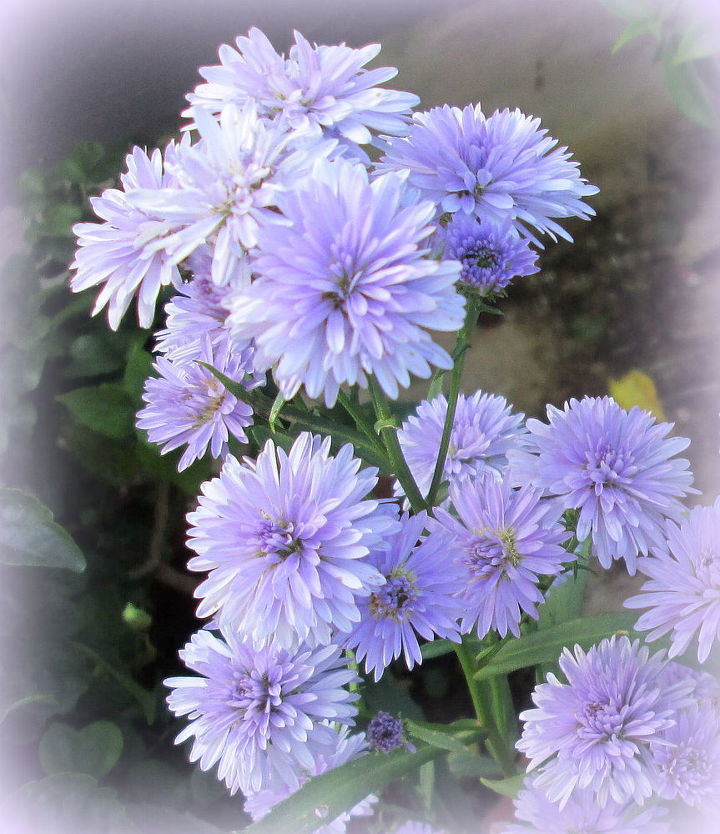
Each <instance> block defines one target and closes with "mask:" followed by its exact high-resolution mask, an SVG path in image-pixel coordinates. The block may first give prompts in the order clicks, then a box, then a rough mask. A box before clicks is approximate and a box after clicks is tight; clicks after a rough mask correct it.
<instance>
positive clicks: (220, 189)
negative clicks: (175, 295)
mask: <svg viewBox="0 0 720 834" xmlns="http://www.w3.org/2000/svg"><path fill="white" fill-rule="evenodd" d="M195 121H196V122H197V127H198V130H199V132H200V136H201V141H199V142H197V143H196V144H194V145H190V144H187V143H186V144H183V145H181V146H180V147H179V148H178V149H177V153H176V155H175V159H174V160H173V161H172V163H171V164H170V163H169V167H170V170H171V172H172V173H173V175H174V176H175V178H176V180H177V185H176V187H175V188H166V189H163V190H158V189H154V190H150V189H148V190H139V191H135V192H133V194H132V195H131V198H130V199H131V201H132V203H133V205H135V206H137V207H138V208H140V209H144V210H146V211H152V212H155V213H156V214H157V215H158V216H160V217H162V218H164V219H165V220H167V221H168V222H172V223H174V224H175V226H176V227H178V226H180V227H181V228H179V229H178V231H176V232H175V233H174V234H172V235H170V236H169V237H167V238H165V240H164V241H163V246H164V248H165V251H166V252H168V254H169V255H170V256H171V259H172V262H173V263H179V262H180V261H182V260H184V259H185V258H186V257H187V256H188V255H190V254H191V253H192V252H193V251H194V250H195V249H197V247H198V246H201V245H203V244H204V243H210V244H211V245H212V248H213V261H212V278H213V281H214V282H215V283H216V284H226V283H227V282H228V281H229V280H230V278H231V276H232V275H233V274H234V273H236V272H237V271H238V270H240V271H242V270H243V269H245V267H244V266H243V262H244V259H245V255H246V252H247V250H249V249H251V248H253V247H254V246H255V245H256V243H257V231H258V224H259V223H260V221H261V220H263V221H265V222H281V218H280V217H279V215H278V214H277V212H276V211H275V210H274V206H275V204H276V198H277V192H278V190H279V189H282V188H285V187H287V186H288V185H290V184H292V183H294V182H295V181H296V180H297V178H298V177H299V176H300V175H301V174H305V173H306V172H307V170H308V169H309V168H310V167H311V166H312V163H313V161H314V160H315V159H317V158H318V157H319V156H322V155H325V154H327V153H329V152H330V151H331V150H332V148H333V145H332V143H322V144H314V145H312V147H311V148H309V149H308V148H305V149H303V150H300V149H296V150H295V151H294V152H292V153H291V152H290V150H291V149H290V148H289V147H288V142H289V140H290V139H291V136H290V134H288V133H287V132H286V131H283V130H282V129H281V128H280V127H278V126H277V125H273V124H271V123H268V122H266V121H264V120H262V119H260V118H259V117H258V115H257V113H256V112H255V109H254V107H253V106H252V105H247V106H246V107H245V108H244V109H239V108H238V107H236V106H235V105H233V104H230V105H228V106H227V107H225V108H224V109H223V111H222V113H221V115H220V121H219V122H218V121H216V120H215V118H214V117H213V116H211V115H210V114H209V113H208V112H206V111H204V110H198V111H197V113H196V114H195Z"/></svg>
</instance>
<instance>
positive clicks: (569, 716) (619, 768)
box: [516, 636, 691, 809]
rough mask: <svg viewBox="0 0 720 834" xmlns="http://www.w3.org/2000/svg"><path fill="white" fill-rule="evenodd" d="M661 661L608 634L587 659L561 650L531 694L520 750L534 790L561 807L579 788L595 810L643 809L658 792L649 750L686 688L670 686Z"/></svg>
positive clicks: (670, 723) (578, 650)
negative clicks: (590, 795) (556, 668)
mask: <svg viewBox="0 0 720 834" xmlns="http://www.w3.org/2000/svg"><path fill="white" fill-rule="evenodd" d="M665 663H666V661H665V660H664V657H663V655H662V654H655V655H652V656H650V655H649V651H648V649H647V647H645V646H643V647H641V646H640V643H639V641H637V640H636V641H634V642H633V643H631V642H630V640H629V639H628V638H627V637H620V638H618V637H616V636H613V637H611V638H610V639H609V640H603V641H602V642H600V643H599V644H598V645H596V646H593V647H592V648H591V649H590V650H589V651H588V652H587V653H585V652H584V651H583V650H582V649H581V648H580V646H575V651H574V654H572V653H571V652H570V651H569V650H568V649H565V650H564V652H563V654H562V656H561V657H560V669H561V670H562V672H563V674H564V675H565V677H566V679H567V681H568V682H567V684H564V683H561V682H560V681H559V680H558V679H557V678H556V677H555V675H553V674H549V675H548V676H547V683H543V684H540V685H539V686H537V687H536V688H535V691H534V693H533V702H534V703H535V708H534V709H530V710H526V711H525V712H522V713H521V714H520V719H521V720H523V721H524V722H525V727H524V729H523V734H522V738H521V739H520V741H518V743H517V745H516V746H517V748H518V750H520V751H521V752H523V753H525V755H527V756H528V758H529V759H530V765H529V768H528V770H534V769H536V768H538V767H541V766H542V768H541V770H540V774H539V776H538V777H537V779H536V782H535V784H536V785H537V786H538V787H540V788H543V789H544V790H545V792H546V793H547V796H548V799H549V800H550V801H552V802H559V803H560V807H561V809H562V808H564V807H565V805H566V804H567V802H568V800H569V799H570V797H571V796H573V795H574V794H575V792H576V791H577V790H584V789H586V788H588V789H592V791H594V792H595V794H596V797H597V802H598V804H599V805H600V807H603V808H604V807H605V806H607V804H608V802H610V801H612V802H616V803H618V804H621V805H622V804H624V803H626V802H628V801H634V802H636V803H637V804H639V805H642V804H643V803H644V801H645V800H646V799H647V798H648V797H649V796H650V795H651V794H652V793H653V791H654V790H656V788H657V779H656V770H655V764H654V762H653V754H652V744H653V742H654V741H655V740H657V739H658V738H659V737H660V733H662V732H664V731H665V730H668V729H670V728H671V727H672V726H673V725H674V724H675V721H676V712H677V710H678V709H681V708H682V707H684V706H686V705H687V704H688V703H689V701H688V699H687V695H688V693H689V691H690V687H691V684H690V683H688V682H682V681H681V682H678V683H676V684H674V685H670V686H668V685H667V681H664V680H663V679H662V672H663V669H664V666H665Z"/></svg>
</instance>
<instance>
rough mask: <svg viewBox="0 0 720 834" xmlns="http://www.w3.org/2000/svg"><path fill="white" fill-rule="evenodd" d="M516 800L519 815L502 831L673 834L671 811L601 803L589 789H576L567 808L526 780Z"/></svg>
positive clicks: (515, 833)
mask: <svg viewBox="0 0 720 834" xmlns="http://www.w3.org/2000/svg"><path fill="white" fill-rule="evenodd" d="M525 784H526V787H525V788H524V789H523V790H522V791H520V793H519V794H518V796H517V798H516V799H515V817H516V819H517V820H519V821H520V822H519V823H515V824H512V825H509V826H508V827H507V828H505V829H504V830H503V832H502V834H577V832H582V834H670V829H669V828H668V826H667V824H666V823H665V821H664V819H663V817H664V816H666V814H667V812H666V810H665V809H664V808H660V807H659V806H657V805H655V806H653V807H651V808H642V809H641V808H638V806H637V805H636V804H635V803H634V802H626V803H623V804H619V803H617V802H613V801H612V800H610V801H608V802H607V804H606V805H605V806H604V807H600V805H598V802H597V799H596V797H595V794H594V793H593V792H592V790H590V789H589V788H585V789H584V790H575V791H573V794H572V796H571V797H570V799H569V800H568V802H567V804H566V805H565V806H564V807H562V808H561V807H560V805H558V803H557V802H550V800H549V799H548V798H547V796H546V795H545V792H544V791H543V790H542V789H541V788H538V787H537V786H535V785H533V783H532V780H529V779H528V780H526V783H525Z"/></svg>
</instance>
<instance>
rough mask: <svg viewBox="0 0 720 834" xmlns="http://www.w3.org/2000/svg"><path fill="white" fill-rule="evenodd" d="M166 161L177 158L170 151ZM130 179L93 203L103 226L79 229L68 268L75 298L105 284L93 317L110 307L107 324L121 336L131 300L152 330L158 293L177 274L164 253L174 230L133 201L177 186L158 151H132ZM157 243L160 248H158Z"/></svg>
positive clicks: (141, 320)
mask: <svg viewBox="0 0 720 834" xmlns="http://www.w3.org/2000/svg"><path fill="white" fill-rule="evenodd" d="M166 153H167V158H168V160H170V159H171V158H172V156H173V154H174V149H173V146H172V145H171V146H169V148H168V151H167V152H166ZM126 163H127V173H125V174H123V175H122V176H121V178H120V180H121V184H122V190H120V189H117V188H108V189H106V190H105V191H103V193H102V195H101V196H100V197H91V198H90V205H91V206H92V208H93V210H94V212H95V214H97V215H98V217H100V218H102V219H103V220H104V221H105V222H104V223H77V224H76V225H75V226H73V231H74V232H75V234H76V235H77V237H78V247H79V248H78V250H77V252H76V253H75V260H74V261H73V262H72V264H71V266H70V268H71V269H74V270H76V272H75V274H74V275H73V276H72V278H71V279H70V288H71V289H72V291H73V292H80V291H81V290H86V289H88V288H89V287H95V286H98V285H99V284H102V289H101V290H100V294H99V295H98V297H97V300H96V301H95V306H94V308H93V315H96V314H97V313H99V312H100V310H102V309H103V307H105V306H106V305H107V307H108V322H109V324H110V327H111V328H112V329H113V330H117V328H118V326H119V325H120V320H121V319H122V317H123V316H124V315H125V312H126V311H127V309H128V307H129V306H130V302H131V301H132V298H133V296H134V295H135V294H136V293H137V294H138V302H137V305H138V306H137V315H138V323H139V324H140V327H150V325H151V324H152V321H153V318H154V316H155V303H156V301H157V297H158V293H159V292H160V288H161V287H163V286H165V285H166V284H169V283H170V282H171V281H172V280H174V279H177V278H178V277H179V276H178V272H177V269H176V268H175V266H174V264H173V263H172V262H171V260H170V258H169V257H168V256H167V255H166V254H165V252H164V251H163V250H162V246H163V245H164V241H165V240H166V239H167V237H168V235H170V234H171V232H172V231H173V230H174V227H173V225H172V224H171V223H170V222H169V221H167V220H166V219H164V218H162V217H161V216H160V215H158V214H157V212H153V211H152V210H149V211H145V210H141V209H139V208H137V207H136V206H135V205H134V203H133V202H132V195H133V194H135V193H136V192H137V191H138V190H139V189H155V190H156V191H157V192H158V193H162V192H163V191H164V190H165V189H167V188H169V187H170V186H171V185H172V183H173V181H172V178H171V177H170V176H169V175H168V174H167V173H163V160H162V154H161V153H160V151H158V150H155V151H153V153H152V155H151V156H150V157H148V156H147V154H146V153H145V151H143V150H141V149H140V148H133V150H132V153H130V154H128V156H127V157H126ZM158 242H159V244H160V247H161V248H158Z"/></svg>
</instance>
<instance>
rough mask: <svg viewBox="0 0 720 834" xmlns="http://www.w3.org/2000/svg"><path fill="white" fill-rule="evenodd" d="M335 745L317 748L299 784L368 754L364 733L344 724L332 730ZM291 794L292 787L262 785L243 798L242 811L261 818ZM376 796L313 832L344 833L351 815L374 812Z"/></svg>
mask: <svg viewBox="0 0 720 834" xmlns="http://www.w3.org/2000/svg"><path fill="white" fill-rule="evenodd" d="M335 736H336V738H335V745H334V747H327V748H326V747H325V746H323V747H318V748H317V751H313V752H314V764H313V767H312V768H310V769H309V770H307V772H306V773H304V774H303V776H302V777H301V779H300V784H301V785H303V784H305V782H306V781H307V780H308V779H309V778H311V777H313V776H320V774H322V773H327V772H328V771H330V770H334V769H335V768H336V767H340V765H343V764H345V763H346V762H350V761H352V760H353V759H357V758H358V757H360V756H362V755H364V754H365V753H367V750H368V744H367V739H366V737H365V733H355V734H354V735H350V734H349V730H348V728H347V727H340V729H339V730H338V731H337V732H336V733H335ZM292 793H294V791H293V789H291V788H289V787H287V786H279V785H278V786H276V787H275V788H263V790H261V791H258V792H257V793H253V794H250V796H248V797H247V799H246V801H245V811H246V813H248V814H250V816H251V817H252V818H253V821H257V820H259V819H262V818H263V817H264V816H265V815H266V814H267V813H268V812H269V811H270V809H271V808H273V807H274V806H275V805H277V803H278V802H282V800H284V799H287V797H288V796H290V795H291V794H292ZM377 801H378V798H377V797H376V796H374V795H373V794H370V795H369V796H367V797H366V798H365V799H363V800H362V801H361V802H358V804H357V805H354V806H353V807H352V808H351V809H350V810H349V811H347V812H345V813H342V814H340V816H338V817H336V818H335V819H334V820H332V821H331V822H328V823H326V824H324V825H321V826H320V827H319V828H316V829H315V831H314V832H313V834H344V832H345V829H346V827H347V823H348V822H350V820H351V819H352V818H354V817H369V816H372V814H373V812H374V808H373V806H374V804H375V803H376V802H377ZM315 813H316V814H317V816H318V818H322V816H323V809H322V808H318V809H316V811H315Z"/></svg>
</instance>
